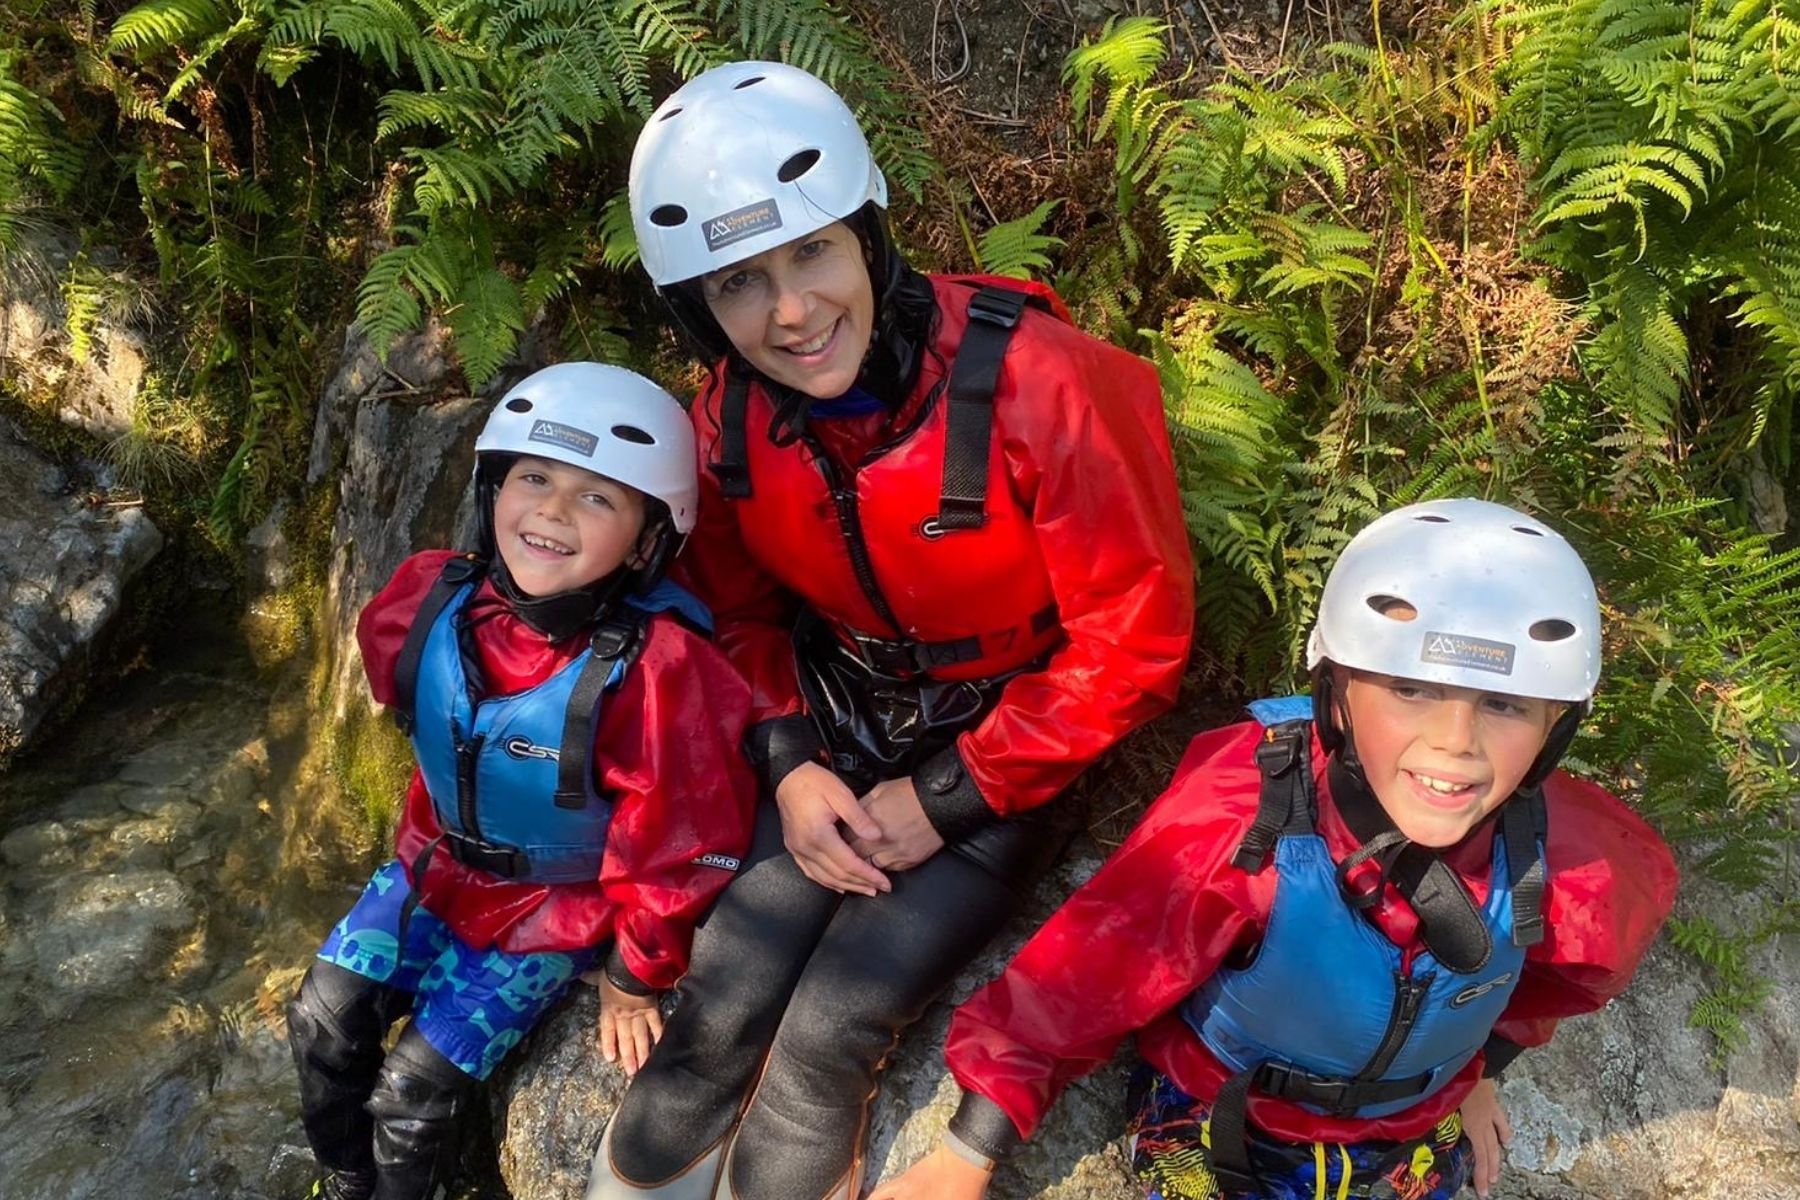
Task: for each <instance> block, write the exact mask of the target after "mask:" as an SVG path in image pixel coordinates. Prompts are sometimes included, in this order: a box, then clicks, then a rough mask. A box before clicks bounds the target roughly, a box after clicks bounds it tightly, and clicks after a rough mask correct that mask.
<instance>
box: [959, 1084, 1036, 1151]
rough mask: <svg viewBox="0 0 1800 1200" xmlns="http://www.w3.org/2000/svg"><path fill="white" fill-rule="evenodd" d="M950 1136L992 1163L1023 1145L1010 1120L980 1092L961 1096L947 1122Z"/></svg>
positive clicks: (967, 1092) (966, 1092)
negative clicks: (978, 1152) (989, 1159)
mask: <svg viewBox="0 0 1800 1200" xmlns="http://www.w3.org/2000/svg"><path fill="white" fill-rule="evenodd" d="M950 1132H951V1133H953V1134H955V1135H956V1136H957V1137H958V1138H959V1139H961V1141H962V1142H963V1143H964V1144H965V1145H967V1146H970V1147H972V1148H973V1149H975V1150H978V1151H980V1152H981V1153H982V1154H985V1155H987V1156H988V1157H989V1158H991V1159H993V1160H994V1161H995V1162H1000V1161H1001V1160H1003V1159H1006V1158H1009V1157H1011V1155H1012V1153H1013V1151H1015V1150H1017V1149H1018V1148H1019V1147H1020V1146H1023V1145H1024V1144H1025V1139H1024V1138H1022V1137H1020V1136H1019V1130H1018V1127H1017V1126H1015V1125H1014V1124H1013V1123H1012V1118H1011V1117H1009V1116H1007V1115H1006V1112H1005V1110H1004V1109H1002V1108H1001V1107H1000V1106H999V1105H998V1104H995V1103H994V1102H993V1101H992V1100H989V1099H988V1098H987V1097H986V1096H983V1095H982V1094H981V1093H980V1092H969V1091H965V1092H964V1093H963V1097H962V1103H961V1104H959V1105H957V1106H956V1115H955V1116H954V1117H951V1118H950Z"/></svg>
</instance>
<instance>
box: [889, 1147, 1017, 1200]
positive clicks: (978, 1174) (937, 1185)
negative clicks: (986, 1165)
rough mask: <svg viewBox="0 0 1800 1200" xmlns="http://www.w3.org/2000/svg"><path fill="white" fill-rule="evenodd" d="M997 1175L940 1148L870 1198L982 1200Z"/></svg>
mask: <svg viewBox="0 0 1800 1200" xmlns="http://www.w3.org/2000/svg"><path fill="white" fill-rule="evenodd" d="M992 1178H993V1173H992V1172H990V1171H984V1170H982V1169H981V1168H980V1167H978V1166H976V1165H975V1164H974V1163H972V1162H970V1161H968V1160H967V1159H965V1158H963V1157H961V1156H960V1155H957V1154H955V1153H952V1152H951V1151H950V1150H948V1149H946V1148H945V1147H943V1146H941V1145H940V1146H939V1147H938V1148H937V1149H936V1150H933V1151H932V1152H931V1153H930V1154H928V1155H927V1156H925V1157H924V1158H922V1159H920V1160H919V1161H918V1162H916V1163H914V1164H913V1165H912V1166H911V1167H908V1168H907V1169H906V1171H905V1172H904V1173H903V1174H902V1175H901V1176H900V1177H899V1178H898V1179H890V1180H888V1181H887V1182H886V1183H884V1184H882V1185H881V1186H880V1187H878V1188H876V1189H875V1190H874V1191H873V1192H871V1193H870V1194H869V1200H981V1198H982V1197H983V1196H985V1195H987V1185H988V1180H989V1179H992Z"/></svg>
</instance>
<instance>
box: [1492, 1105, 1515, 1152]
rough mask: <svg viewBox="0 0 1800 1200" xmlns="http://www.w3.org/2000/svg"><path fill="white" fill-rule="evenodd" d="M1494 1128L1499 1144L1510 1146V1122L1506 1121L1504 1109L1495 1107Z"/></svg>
mask: <svg viewBox="0 0 1800 1200" xmlns="http://www.w3.org/2000/svg"><path fill="white" fill-rule="evenodd" d="M1494 1128H1495V1129H1497V1130H1498V1131H1499V1133H1500V1144H1501V1145H1502V1146H1506V1145H1510V1144H1511V1143H1512V1122H1511V1121H1509V1120H1507V1119H1506V1110H1505V1109H1504V1108H1498V1107H1496V1108H1495V1109H1494Z"/></svg>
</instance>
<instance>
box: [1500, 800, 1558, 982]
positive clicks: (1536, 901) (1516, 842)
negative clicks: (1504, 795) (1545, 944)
mask: <svg viewBox="0 0 1800 1200" xmlns="http://www.w3.org/2000/svg"><path fill="white" fill-rule="evenodd" d="M1549 832H1550V817H1549V806H1548V805H1546V804H1545V803H1544V789H1543V785H1541V784H1539V785H1535V786H1533V787H1529V788H1521V789H1519V792H1518V794H1517V795H1515V796H1514V797H1513V798H1512V800H1511V801H1510V802H1509V803H1508V804H1507V805H1506V807H1505V808H1504V809H1503V810H1501V813H1500V836H1501V838H1502V839H1503V840H1504V841H1505V844H1506V869H1507V872H1508V873H1509V874H1510V875H1511V876H1512V904H1513V911H1512V940H1513V945H1515V946H1521V947H1523V946H1535V945H1537V944H1538V943H1539V942H1541V941H1543V940H1544V883H1545V877H1546V876H1547V874H1548V868H1547V867H1546V866H1545V865H1544V854H1543V846H1544V838H1545V837H1546V836H1547V835H1548V834H1549Z"/></svg>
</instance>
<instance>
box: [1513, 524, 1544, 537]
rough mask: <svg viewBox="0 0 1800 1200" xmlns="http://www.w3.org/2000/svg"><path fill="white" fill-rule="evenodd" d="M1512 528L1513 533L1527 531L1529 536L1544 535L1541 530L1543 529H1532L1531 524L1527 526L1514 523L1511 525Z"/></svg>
mask: <svg viewBox="0 0 1800 1200" xmlns="http://www.w3.org/2000/svg"><path fill="white" fill-rule="evenodd" d="M1512 529H1513V532H1514V533H1528V534H1530V535H1531V536H1532V537H1543V536H1544V531H1543V530H1541V529H1533V528H1531V526H1529V525H1514V526H1513V527H1512Z"/></svg>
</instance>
